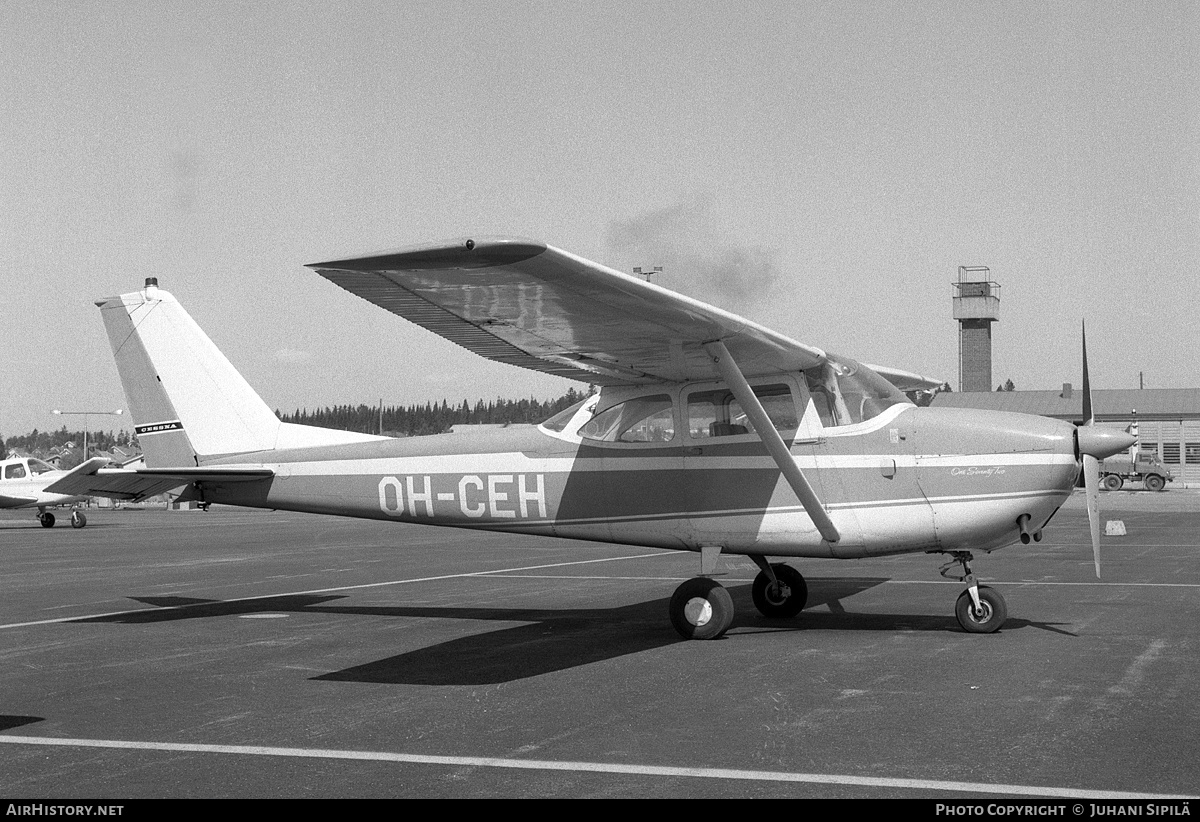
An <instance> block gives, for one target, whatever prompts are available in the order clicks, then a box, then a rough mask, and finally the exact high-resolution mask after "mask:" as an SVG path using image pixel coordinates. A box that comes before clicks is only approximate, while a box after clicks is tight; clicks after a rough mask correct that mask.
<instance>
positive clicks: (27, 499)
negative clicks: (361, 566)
mask: <svg viewBox="0 0 1200 822" xmlns="http://www.w3.org/2000/svg"><path fill="white" fill-rule="evenodd" d="M107 464H108V460H106V459H104V458H103V457H94V458H92V459H90V460H88V461H87V462H84V463H82V464H80V465H77V466H75V468H74V469H72V470H70V471H61V470H59V469H57V468H55V467H54V466H52V465H49V464H48V463H45V462H42V461H41V460H39V459H33V458H32V457H14V458H13V459H7V460H0V508H37V509H38V513H37V518H38V522H40V523H41V524H42V527H43V528H53V527H54V521H55V520H54V514H53V513H51V512H50V511H47V510H46V509H47V508H49V507H50V506H52V505H73V504H74V503H77V502H83V501H84V500H85V499H87V497H88V496H89V495H83V496H80V495H77V494H56V493H51V492H50V491H48V490H47V489H48V488H49V487H50V486H51V485H53V484H54V483H56V482H58V481H60V480H63V479H66V478H68V477H71V476H76V475H79V474H87V473H92V472H94V471H95V470H96V469H97V468H99V467H100V466H103V465H107ZM85 525H87V517H86V516H84V513H83V512H82V511H80V510H79V509H78V508H76V509H75V510H73V511H72V512H71V527H72V528H82V527H83V526H85Z"/></svg>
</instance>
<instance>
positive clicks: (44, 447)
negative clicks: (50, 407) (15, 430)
mask: <svg viewBox="0 0 1200 822" xmlns="http://www.w3.org/2000/svg"><path fill="white" fill-rule="evenodd" d="M68 442H72V443H74V444H75V447H76V448H78V449H80V450H81V451H82V449H83V432H82V431H68V430H67V427H66V426H65V425H64V426H63V427H62V428H60V429H59V430H57V431H39V430H37V429H36V428H35V429H33V431H31V432H30V433H28V434H25V435H24V436H20V437H9V438H8V439H4V438H3V437H0V459H4V457H6V456H8V452H9V451H11V450H13V449H19V450H20V451H21V452H22V453H25V454H40V455H42V456H49V455H50V454H52V453H56V452H59V451H61V450H62V449H63V447H64V446H65V445H66V444H67V443H68ZM87 444H88V450H89V451H110V450H112V449H113V448H114V447H117V446H121V447H122V448H129V447H131V446H136V444H137V441H136V440H135V439H134V437H133V436H132V435H131V434H130V433H129V432H128V431H118V432H117V433H115V434H114V433H113V432H112V431H88V432H87Z"/></svg>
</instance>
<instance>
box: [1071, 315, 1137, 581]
mask: <svg viewBox="0 0 1200 822" xmlns="http://www.w3.org/2000/svg"><path fill="white" fill-rule="evenodd" d="M1075 441H1076V444H1077V445H1078V447H1079V454H1080V456H1081V457H1082V458H1083V487H1084V490H1085V491H1086V493H1087V511H1088V525H1090V526H1091V531H1092V559H1093V561H1094V562H1095V563H1096V578H1097V579H1099V578H1100V460H1102V459H1104V458H1105V457H1111V456H1112V455H1113V454H1119V453H1121V452H1122V451H1124V450H1126V449H1127V448H1129V447H1130V446H1131V445H1133V444H1134V443H1135V442H1137V438H1136V437H1134V436H1132V435H1130V434H1128V433H1126V432H1125V431H1117V430H1116V429H1112V428H1097V427H1096V412H1095V411H1094V410H1093V408H1092V383H1091V380H1090V379H1089V377H1088V361H1087V323H1086V322H1085V323H1084V324H1083V425H1081V426H1080V427H1078V428H1076V429H1075Z"/></svg>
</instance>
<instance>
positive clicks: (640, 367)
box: [51, 238, 1131, 639]
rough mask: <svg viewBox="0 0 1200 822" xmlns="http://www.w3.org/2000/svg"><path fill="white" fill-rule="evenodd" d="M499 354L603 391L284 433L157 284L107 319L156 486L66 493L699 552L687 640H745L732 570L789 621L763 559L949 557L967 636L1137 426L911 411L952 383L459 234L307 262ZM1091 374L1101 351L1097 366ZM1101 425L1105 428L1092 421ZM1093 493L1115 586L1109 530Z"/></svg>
mask: <svg viewBox="0 0 1200 822" xmlns="http://www.w3.org/2000/svg"><path fill="white" fill-rule="evenodd" d="M310 268H313V269H315V270H316V271H317V272H318V273H319V274H320V275H321V276H323V277H325V278H327V279H328V280H330V281H331V282H333V283H336V284H337V285H339V286H341V287H342V288H344V289H345V290H347V291H349V292H351V293H352V294H356V295H358V296H359V297H362V298H364V299H366V300H368V301H370V302H372V303H374V304H376V305H378V306H380V307H381V308H383V309H385V310H387V311H390V312H392V313H394V314H398V315H399V316H401V317H404V318H405V319H408V320H410V321H412V322H414V323H417V324H418V325H421V326H423V327H425V328H427V329H429V330H431V331H433V332H435V333H437V334H440V335H442V336H443V337H446V338H447V339H449V340H452V341H453V342H455V343H458V344H459V345H461V346H464V347H466V348H467V349H469V350H471V351H473V352H475V353H477V354H480V355H481V356H483V357H486V358H488V359H492V360H496V361H497V362H501V363H508V364H510V365H517V366H522V367H525V368H530V369H534V370H537V371H543V372H548V373H551V374H558V375H561V376H564V377H570V378H575V379H579V380H583V381H587V382H589V383H592V384H595V385H597V386H599V388H600V390H599V392H598V393H596V394H594V395H592V396H590V397H588V398H587V399H586V400H584V401H583V402H581V403H580V404H578V405H577V406H575V407H573V408H570V409H568V410H566V411H564V412H562V413H560V414H558V415H556V416H554V417H552V418H551V419H549V420H547V421H546V422H544V423H543V424H541V425H540V426H538V427H537V428H532V427H530V428H525V429H518V428H513V429H503V430H489V431H484V432H479V433H473V434H466V433H449V434H440V435H435V436H428V437H413V438H408V439H389V438H383V437H376V436H371V435H366V434H355V433H348V432H344V431H332V430H327V429H320V428H312V427H308V426H300V425H293V424H288V423H283V422H281V421H280V420H279V419H277V418H276V416H275V415H274V414H273V413H272V412H271V410H270V408H269V407H268V406H267V405H266V403H264V402H263V401H262V400H261V399H260V398H259V396H258V395H257V394H256V393H255V392H254V390H253V389H252V388H251V387H250V386H249V385H248V384H247V383H246V381H245V380H244V379H243V378H242V377H241V375H240V374H238V372H237V371H236V370H235V369H234V368H233V366H232V365H231V364H230V363H229V361H228V360H227V359H226V358H225V357H224V355H222V354H221V352H220V351H218V350H217V348H216V346H215V345H214V344H213V343H212V341H211V340H210V339H209V338H208V336H207V335H205V333H204V332H203V331H202V330H201V329H200V328H199V326H197V325H196V323H195V322H194V321H193V320H192V318H191V317H190V316H189V315H188V314H187V313H186V312H185V311H184V310H183V308H182V307H181V306H180V305H179V303H178V302H177V301H176V300H175V298H174V297H172V296H171V295H170V294H168V293H167V292H165V291H162V290H159V288H158V287H157V281H156V280H155V279H150V280H147V283H146V287H145V288H144V289H143V290H141V291H136V292H133V293H129V294H125V295H122V296H119V297H111V298H108V299H105V300H101V301H99V302H98V303H97V305H98V306H99V307H100V310H101V314H102V316H103V318H104V322H105V325H106V328H107V331H108V336H109V340H110V342H111V344H112V348H113V351H114V354H115V356H116V361H117V367H118V371H119V373H120V376H121V380H122V383H123V385H124V388H125V393H126V396H127V398H128V401H129V407H130V409H131V410H132V412H133V416H134V420H135V423H136V432H137V435H138V439H139V442H140V443H141V445H142V449H143V452H144V455H145V459H146V465H147V466H148V467H147V468H143V469H139V470H136V471H129V470H116V469H100V470H92V471H91V472H89V473H85V474H79V473H77V474H73V475H72V476H71V477H69V478H65V479H63V480H60V481H59V482H57V483H55V485H54V486H52V488H51V490H60V491H63V492H69V493H88V494H96V495H107V496H112V497H116V498H123V499H139V498H141V497H144V496H147V495H150V494H155V493H160V492H162V491H163V490H166V489H169V488H174V487H178V486H182V485H186V486H187V490H186V491H185V494H187V495H188V496H190V497H191V498H193V499H198V500H200V501H201V502H202V504H209V503H214V502H216V503H223V504H231V505H243V506H253V507H260V508H274V509H284V510H293V511H307V512H314V513H320V514H334V515H340V516H353V517H366V518H372V519H379V520H395V521H398V522H408V523H423V524H428V525H445V526H454V527H459V528H476V529H489V530H497V531H511V532H516V533H523V534H543V535H552V536H557V537H568V538H575V539H582V540H596V541H605V542H616V543H625V544H636V545H648V546H655V547H659V548H664V549H674V550H679V549H684V550H690V551H696V552H698V553H699V554H700V560H701V562H700V575H699V576H697V577H696V578H694V579H691V580H688V581H687V582H685V583H683V584H682V585H680V586H679V588H678V590H676V591H675V594H674V596H673V597H672V598H671V601H670V606H669V613H670V619H671V622H672V624H673V625H674V626H675V628H676V629H677V630H678V631H679V633H680V634H682V635H683V636H685V637H689V638H696V639H713V638H716V637H719V636H721V635H722V634H724V633H725V631H726V630H727V629H728V628H729V626H730V623H731V622H732V620H733V611H734V609H733V602H732V599H731V598H730V595H729V592H728V590H727V589H726V588H724V587H723V586H722V585H720V583H718V582H717V581H716V580H715V579H714V578H713V575H714V574H715V573H716V568H717V563H718V557H719V555H720V554H721V553H727V554H744V555H746V556H749V557H750V558H751V559H752V560H753V561H754V562H755V564H757V565H758V567H759V568H760V569H761V573H760V574H759V575H758V576H757V578H756V579H755V580H754V583H753V586H752V594H753V600H754V603H755V605H756V606H757V607H758V609H759V610H760V611H761V612H762V613H763V614H765V615H768V616H771V617H780V618H785V617H793V616H795V615H797V614H798V613H799V612H800V611H801V610H802V609H803V608H804V605H805V602H806V598H807V586H806V584H805V581H804V577H803V576H802V575H801V574H800V573H799V572H798V571H796V570H795V569H794V568H793V567H792V566H791V565H788V564H785V563H781V562H771V558H801V557H831V558H844V559H850V558H854V557H866V556H878V555H886V554H903V553H918V552H919V553H941V554H945V555H947V556H949V557H950V561H949V562H947V563H946V566H945V567H944V568H943V569H942V570H943V573H944V574H947V573H948V572H949V571H950V570H951V569H952V568H953V566H954V565H955V564H957V565H958V566H961V571H962V573H961V576H958V578H960V579H961V580H962V581H963V582H964V590H963V592H962V594H961V595H960V596H959V597H958V601H957V604H956V607H955V613H956V615H957V618H958V621H959V623H960V624H961V625H962V627H963V628H964V629H965V630H967V631H970V632H975V633H986V632H992V631H995V630H997V629H998V628H999V627H1000V626H1001V625H1002V624H1003V623H1004V621H1005V619H1006V617H1007V607H1006V605H1005V602H1004V599H1003V597H1001V595H1000V594H999V593H998V592H997V591H995V590H994V589H992V588H989V587H988V586H985V585H980V584H979V583H978V581H977V580H976V578H975V576H974V574H973V573H972V571H971V567H970V564H969V563H970V562H971V561H972V559H973V553H972V552H975V551H983V552H990V551H992V550H995V549H997V548H1000V547H1003V546H1006V545H1009V544H1011V543H1015V542H1018V541H1020V542H1023V543H1028V542H1029V541H1030V540H1034V541H1037V540H1040V539H1041V538H1042V529H1043V528H1044V527H1045V525H1046V523H1047V522H1049V521H1050V519H1051V517H1053V516H1054V513H1055V512H1056V511H1057V510H1058V508H1059V506H1061V505H1062V504H1063V502H1064V501H1065V500H1066V499H1067V497H1068V496H1069V495H1070V493H1071V491H1072V488H1073V487H1074V486H1075V482H1076V479H1077V477H1078V476H1079V472H1080V470H1081V467H1084V468H1088V466H1090V470H1091V473H1089V474H1088V475H1087V476H1088V484H1089V489H1096V487H1097V481H1096V477H1095V476H1094V475H1095V474H1096V471H1095V463H1096V460H1097V459H1098V458H1103V457H1104V456H1106V455H1108V454H1112V453H1116V452H1119V451H1123V450H1125V449H1126V448H1128V447H1129V445H1130V440H1131V438H1130V437H1129V435H1127V434H1125V433H1124V432H1120V431H1112V430H1108V429H1100V428H1095V427H1093V426H1089V425H1085V426H1081V427H1076V426H1073V425H1070V424H1067V423H1064V422H1060V421H1057V420H1051V419H1047V418H1044V417H1035V416H1026V415H1020V414H1008V413H998V412H987V411H970V410H961V409H953V410H950V409H945V410H943V409H936V408H918V407H916V406H915V405H914V404H913V403H912V402H910V401H909V400H908V398H907V397H906V396H905V394H904V393H902V392H904V391H910V390H915V389H931V388H934V387H936V386H938V385H940V381H939V380H930V379H928V378H925V377H921V376H919V375H917V374H913V373H909V372H905V371H899V370H896V369H891V368H881V367H876V366H868V365H864V364H862V363H858V362H856V361H854V360H852V359H849V358H847V357H843V356H840V355H836V354H832V353H828V352H826V351H823V350H821V349H819V348H815V347H813V346H810V345H805V344H802V343H799V342H796V341H795V340H792V339H790V338H788V337H786V336H784V335H782V334H778V333H776V332H774V331H771V330H769V329H767V328H764V327H763V326H761V325H758V324H756V323H753V322H751V321H749V320H747V319H744V318H742V317H739V316H736V315H734V314H730V313H727V312H725V311H722V310H720V309H718V308H715V307H713V306H710V305H707V304H705V303H702V302H698V301H696V300H693V299H690V298H688V297H685V296H683V295H680V294H677V293H675V292H672V291H670V290H667V289H665V288H662V287H659V286H656V285H654V284H652V283H648V282H645V281H643V280H641V279H639V278H636V277H631V276H627V275H625V274H622V273H620V272H617V271H614V270H611V269H608V268H605V267H604V266H601V265H598V264H596V263H593V262H589V261H587V260H585V259H582V258H580V257H577V256H575V255H572V254H569V253H567V252H565V251H562V250H559V249H557V248H553V247H550V246H547V245H544V244H541V243H538V242H534V241H531V240H526V239H514V238H498V239H488V240H479V241H475V240H463V241H455V242H448V243H441V244H434V245H425V246H419V247H413V248H407V249H402V250H399V251H393V252H388V253H381V254H375V255H371V256H364V257H357V258H353V259H343V260H333V261H329V262H324V263H317V264H314V265H311V266H310ZM1084 368H1085V371H1086V348H1085V353H1084ZM1085 416H1090V412H1089V413H1085ZM1096 497H1097V494H1096V492H1095V490H1093V492H1092V493H1091V494H1090V495H1089V500H1090V514H1091V517H1092V522H1093V528H1092V534H1093V547H1094V550H1095V556H1096V569H1097V574H1098V573H1099V530H1098V516H1099V514H1098V512H1097V510H1096V507H1095V503H1096Z"/></svg>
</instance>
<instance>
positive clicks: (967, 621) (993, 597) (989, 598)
mask: <svg viewBox="0 0 1200 822" xmlns="http://www.w3.org/2000/svg"><path fill="white" fill-rule="evenodd" d="M979 604H980V605H982V606H983V615H982V616H976V615H975V609H974V607H973V606H972V603H971V594H970V592H968V591H963V592H962V593H961V594H959V595H958V602H956V603H955V604H954V615H955V616H956V617H958V624H959V625H961V626H962V628H963V630H964V631H966V632H967V633H968V634H994V633H995V632H996V631H998V630H1000V626H1001V625H1003V624H1004V621H1005V620H1006V619H1008V605H1007V604H1006V603H1005V602H1004V597H1002V596H1001V595H1000V594H999V593H998V592H997V591H996V590H995V589H993V588H989V587H987V586H986V585H980V586H979Z"/></svg>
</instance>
